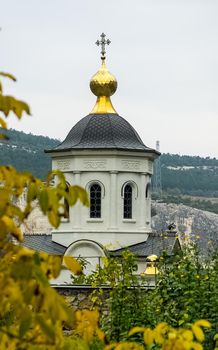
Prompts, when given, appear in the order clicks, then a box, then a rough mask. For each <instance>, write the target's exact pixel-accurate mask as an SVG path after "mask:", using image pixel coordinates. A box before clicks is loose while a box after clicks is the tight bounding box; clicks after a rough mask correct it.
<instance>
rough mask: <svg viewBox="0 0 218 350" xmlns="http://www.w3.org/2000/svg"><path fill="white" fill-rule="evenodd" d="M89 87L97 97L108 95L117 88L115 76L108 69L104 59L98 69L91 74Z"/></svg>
mask: <svg viewBox="0 0 218 350" xmlns="http://www.w3.org/2000/svg"><path fill="white" fill-rule="evenodd" d="M90 89H91V91H92V92H93V94H94V95H95V96H97V97H100V96H105V97H110V96H112V95H113V94H114V93H115V91H116V90H117V81H116V78H115V77H114V76H113V75H112V74H111V73H110V72H109V71H108V69H107V67H106V64H105V62H104V61H103V62H102V65H101V68H100V69H99V71H98V72H97V73H96V74H95V75H93V77H92V79H91V81H90Z"/></svg>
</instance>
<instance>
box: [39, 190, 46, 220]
mask: <svg viewBox="0 0 218 350" xmlns="http://www.w3.org/2000/svg"><path fill="white" fill-rule="evenodd" d="M39 204H40V207H41V209H42V212H43V213H44V214H46V212H47V210H48V192H47V191H46V190H45V189H44V190H42V191H41V192H40V195H39Z"/></svg>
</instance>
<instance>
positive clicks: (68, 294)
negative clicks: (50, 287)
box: [54, 285, 110, 312]
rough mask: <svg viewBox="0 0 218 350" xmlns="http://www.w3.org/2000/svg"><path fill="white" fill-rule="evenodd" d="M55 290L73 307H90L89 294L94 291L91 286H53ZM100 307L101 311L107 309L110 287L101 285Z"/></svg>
mask: <svg viewBox="0 0 218 350" xmlns="http://www.w3.org/2000/svg"><path fill="white" fill-rule="evenodd" d="M54 288H55V289H56V290H57V292H58V293H59V294H60V295H62V296H63V297H64V298H65V300H66V301H67V303H68V304H69V305H70V306H71V307H72V308H75V309H90V308H91V307H92V302H91V300H90V296H91V294H92V292H93V291H94V288H92V287H91V286H77V285H74V286H56V287H54ZM101 289H102V290H103V295H102V301H103V303H102V307H101V312H104V311H105V310H106V309H107V304H106V300H107V298H108V297H109V292H110V288H108V287H102V288H101Z"/></svg>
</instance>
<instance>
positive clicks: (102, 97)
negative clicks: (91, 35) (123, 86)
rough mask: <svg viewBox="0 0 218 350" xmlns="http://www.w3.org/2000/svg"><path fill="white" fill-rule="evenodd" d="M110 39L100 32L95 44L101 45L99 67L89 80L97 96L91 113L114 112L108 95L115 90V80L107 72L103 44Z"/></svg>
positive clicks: (107, 42)
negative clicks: (100, 62) (99, 38)
mask: <svg viewBox="0 0 218 350" xmlns="http://www.w3.org/2000/svg"><path fill="white" fill-rule="evenodd" d="M110 43H111V41H110V40H109V39H105V34H104V33H102V34H101V40H97V41H96V44H97V45H98V46H101V60H102V64H101V68H100V69H99V70H98V72H97V73H96V74H95V75H93V77H92V79H91V81H90V89H91V91H92V92H93V94H94V95H95V96H97V101H96V104H95V106H94V108H93V110H92V111H91V114H105V113H108V114H109V113H114V114H117V112H116V111H115V109H114V107H113V105H112V103H111V100H110V96H112V95H113V94H114V93H115V91H116V90H117V80H116V78H115V77H114V76H113V75H112V74H111V73H110V72H109V70H108V69H107V67H106V64H105V45H109V44H110Z"/></svg>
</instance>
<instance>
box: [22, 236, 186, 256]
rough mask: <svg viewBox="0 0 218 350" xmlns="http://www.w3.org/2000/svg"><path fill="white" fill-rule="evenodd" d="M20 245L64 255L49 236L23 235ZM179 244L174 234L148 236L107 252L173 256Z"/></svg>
mask: <svg viewBox="0 0 218 350" xmlns="http://www.w3.org/2000/svg"><path fill="white" fill-rule="evenodd" d="M22 245H23V246H25V247H27V248H31V249H34V250H38V251H42V252H46V253H49V254H52V255H64V253H65V251H66V247H64V246H62V245H61V244H58V243H55V242H53V241H52V236H51V235H45V234H41V235H39V234H31V235H25V236H24V240H23V242H22ZM180 248H181V247H180V243H179V240H178V238H177V237H176V235H175V234H171V233H169V234H168V235H164V236H160V235H157V234H150V235H149V237H148V239H147V241H144V242H142V243H137V244H134V245H131V246H129V247H126V248H121V249H117V250H115V251H109V255H111V256H120V255H121V254H122V252H123V251H124V250H125V249H128V250H129V251H130V252H132V253H133V254H135V255H137V256H138V257H147V256H149V255H153V254H155V255H157V256H160V255H161V254H162V253H163V251H165V252H166V253H167V254H168V255H173V254H174V252H175V250H176V249H180Z"/></svg>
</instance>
